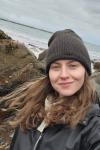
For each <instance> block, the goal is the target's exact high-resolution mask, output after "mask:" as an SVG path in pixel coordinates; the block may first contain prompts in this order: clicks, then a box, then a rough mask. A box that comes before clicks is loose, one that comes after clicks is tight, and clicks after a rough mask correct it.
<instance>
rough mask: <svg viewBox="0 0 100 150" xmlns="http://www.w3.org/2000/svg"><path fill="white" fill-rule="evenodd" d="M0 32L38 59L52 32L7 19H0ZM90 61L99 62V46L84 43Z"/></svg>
mask: <svg viewBox="0 0 100 150" xmlns="http://www.w3.org/2000/svg"><path fill="white" fill-rule="evenodd" d="M0 30H3V31H4V32H5V33H6V34H7V35H9V36H10V37H11V38H12V39H13V40H16V41H19V42H21V43H24V44H25V45H26V47H28V49H29V51H30V52H31V53H34V54H35V55H36V57H38V55H39V53H41V52H42V51H43V50H44V49H47V48H48V45H47V43H48V40H49V38H50V36H51V35H52V34H53V32H49V31H47V30H43V29H39V28H35V27H32V26H28V25H25V24H22V23H17V22H14V21H11V20H7V19H3V18H1V19H0ZM84 43H85V45H86V47H87V48H88V51H89V54H90V57H91V60H95V61H98V60H99V61H100V45H95V44H92V43H87V42H85V41H84Z"/></svg>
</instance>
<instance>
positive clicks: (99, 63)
mask: <svg viewBox="0 0 100 150" xmlns="http://www.w3.org/2000/svg"><path fill="white" fill-rule="evenodd" d="M36 48H37V47H36ZM34 49H35V46H34ZM45 55H46V50H44V51H43V52H42V53H41V54H40V55H39V57H38V58H37V57H36V56H35V55H34V54H32V53H30V51H29V50H28V48H27V47H25V45H24V44H23V43H19V42H18V41H14V40H13V39H12V38H11V37H9V36H8V35H6V34H5V33H4V32H3V31H2V30H0V101H1V100H2V96H5V95H6V94H9V93H10V92H12V91H13V90H15V89H16V88H17V87H18V86H20V85H22V84H23V83H25V82H27V81H30V80H35V79H37V78H39V77H41V76H43V75H44V74H45V71H44V69H45ZM92 63H93V69H94V73H93V74H92V76H91V77H92V79H93V81H94V84H96V90H97V93H98V95H99V98H100V60H92ZM0 104H1V103H0ZM7 122H8V121H7V120H6V121H5V122H3V123H1V122H0V150H7V149H9V143H10V142H11V138H12V135H13V129H11V127H10V126H9V125H8V123H7Z"/></svg>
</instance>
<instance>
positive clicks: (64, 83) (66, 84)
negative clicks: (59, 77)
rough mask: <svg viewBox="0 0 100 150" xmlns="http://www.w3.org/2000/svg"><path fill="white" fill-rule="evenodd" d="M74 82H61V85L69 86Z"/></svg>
mask: <svg viewBox="0 0 100 150" xmlns="http://www.w3.org/2000/svg"><path fill="white" fill-rule="evenodd" d="M72 83H73V82H60V83H59V85H61V86H65V87H67V86H70V85H71V84H72Z"/></svg>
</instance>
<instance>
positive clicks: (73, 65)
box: [69, 64, 78, 68]
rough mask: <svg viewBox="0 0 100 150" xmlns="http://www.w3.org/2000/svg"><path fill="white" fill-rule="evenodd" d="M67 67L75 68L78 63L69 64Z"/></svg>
mask: <svg viewBox="0 0 100 150" xmlns="http://www.w3.org/2000/svg"><path fill="white" fill-rule="evenodd" d="M69 67H70V68H77V67H78V64H69Z"/></svg>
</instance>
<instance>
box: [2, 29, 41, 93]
mask: <svg viewBox="0 0 100 150" xmlns="http://www.w3.org/2000/svg"><path fill="white" fill-rule="evenodd" d="M0 37H1V39H0V96H3V95H5V94H7V93H9V92H10V91H12V90H14V88H16V86H18V85H20V84H22V83H23V82H26V81H29V80H30V79H34V78H37V77H39V76H41V75H42V73H41V69H39V61H38V60H37V58H36V57H35V55H34V54H31V53H30V52H29V50H28V49H27V48H26V47H25V45H24V44H21V43H19V42H18V41H13V40H12V39H11V38H10V37H8V36H7V35H5V34H4V32H2V31H1V32H0Z"/></svg>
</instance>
